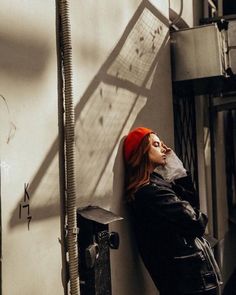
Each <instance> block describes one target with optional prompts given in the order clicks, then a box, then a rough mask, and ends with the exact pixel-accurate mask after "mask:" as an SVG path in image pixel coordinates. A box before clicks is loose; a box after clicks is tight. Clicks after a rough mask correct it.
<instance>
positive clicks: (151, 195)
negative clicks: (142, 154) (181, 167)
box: [130, 173, 217, 295]
mask: <svg viewBox="0 0 236 295" xmlns="http://www.w3.org/2000/svg"><path fill="white" fill-rule="evenodd" d="M195 200H196V198H195V192H194V189H193V186H192V181H191V177H190V176H187V177H184V178H181V179H178V180H176V181H175V182H174V183H168V182H166V181H165V180H164V179H163V178H162V177H161V176H160V175H159V174H157V173H152V175H151V179H150V183H149V184H148V185H145V186H143V187H141V188H139V189H138V191H137V192H136V193H135V199H134V201H132V202H131V205H130V206H131V213H132V215H133V219H134V220H133V221H134V227H135V232H136V237H137V242H138V246H139V250H140V254H141V256H142V259H143V261H144V264H145V266H146V268H147V269H148V271H149V273H150V275H151V277H152V279H153V281H154V283H155V284H156V286H157V288H158V289H159V290H160V291H161V294H170V295H175V294H191V293H195V292H204V291H206V290H208V289H209V290H210V289H213V288H216V287H217V279H216V275H215V273H214V270H213V269H212V266H211V265H210V264H209V263H208V262H207V258H206V257H205V255H204V253H203V251H201V250H199V248H198V247H196V243H195V240H196V237H198V238H200V239H201V237H202V236H203V234H204V232H205V228H206V224H207V217H206V215H205V214H203V213H201V212H200V211H199V210H197V209H195V208H194V205H195Z"/></svg>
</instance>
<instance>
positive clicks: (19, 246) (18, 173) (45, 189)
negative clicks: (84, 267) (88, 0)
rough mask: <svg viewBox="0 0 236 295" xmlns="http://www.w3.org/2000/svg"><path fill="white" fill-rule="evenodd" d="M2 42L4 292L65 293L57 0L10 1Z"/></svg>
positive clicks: (0, 22) (4, 5)
mask: <svg viewBox="0 0 236 295" xmlns="http://www.w3.org/2000/svg"><path fill="white" fill-rule="evenodd" d="M0 44H1V45H0V56H1V59H0V65H1V67H0V81H1V82H0V94H1V95H3V96H4V98H5V100H6V103H7V106H8V108H9V113H8V111H7V106H6V104H5V103H4V100H3V99H2V98H0V143H1V145H0V160H1V202H2V245H3V254H2V256H3V257H2V271H3V273H2V275H3V276H2V289H3V294H4V295H15V294H17V295H21V294H25V295H27V294H28V295H29V294H45V295H46V294H64V292H63V288H62V282H61V264H62V263H61V246H60V243H59V241H58V238H60V206H59V179H58V156H57V142H55V140H56V139H57V136H58V126H57V125H58V123H57V120H58V119H57V117H58V115H57V70H56V67H57V65H56V40H55V3H54V1H39V0H36V1H30V0H24V1H20V2H19V1H8V0H2V1H1V11H0ZM9 133H10V138H9ZM52 147H53V148H52ZM25 183H29V188H28V193H29V199H28V198H27V197H26V198H25V196H24V184H25ZM24 198H25V200H24ZM23 206H26V207H23ZM20 207H21V216H20ZM28 210H29V211H28ZM30 216H31V217H32V219H31V221H30V223H29V230H28V221H29V220H30V219H29V218H30Z"/></svg>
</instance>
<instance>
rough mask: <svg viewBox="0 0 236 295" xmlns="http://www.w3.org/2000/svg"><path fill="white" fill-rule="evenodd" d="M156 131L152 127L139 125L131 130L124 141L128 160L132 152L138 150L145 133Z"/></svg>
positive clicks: (125, 154)
mask: <svg viewBox="0 0 236 295" xmlns="http://www.w3.org/2000/svg"><path fill="white" fill-rule="evenodd" d="M150 133H154V132H153V131H152V130H151V129H149V128H145V127H138V128H135V129H134V130H133V131H131V132H130V133H129V134H128V135H127V136H126V138H125V141H124V156H125V160H126V161H128V160H129V159H130V157H131V156H132V154H133V153H134V152H135V151H136V150H137V148H138V147H139V145H140V144H141V142H142V140H143V138H144V136H145V135H147V134H150Z"/></svg>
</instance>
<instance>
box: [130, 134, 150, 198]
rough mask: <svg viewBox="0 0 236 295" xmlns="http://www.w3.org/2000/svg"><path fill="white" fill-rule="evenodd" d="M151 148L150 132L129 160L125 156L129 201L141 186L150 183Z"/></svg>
mask: <svg viewBox="0 0 236 295" xmlns="http://www.w3.org/2000/svg"><path fill="white" fill-rule="evenodd" d="M149 149H150V133H149V134H146V135H145V136H144V137H143V139H142V141H141V143H140V144H139V146H138V147H137V149H136V151H135V153H133V154H132V155H131V156H130V158H129V159H128V160H127V159H126V158H125V168H126V169H125V192H126V195H127V197H128V200H129V201H130V200H132V199H134V194H135V192H136V191H137V189H138V188H139V187H141V186H143V185H145V184H147V183H149V179H150V171H151V162H150V160H149V156H148V151H149Z"/></svg>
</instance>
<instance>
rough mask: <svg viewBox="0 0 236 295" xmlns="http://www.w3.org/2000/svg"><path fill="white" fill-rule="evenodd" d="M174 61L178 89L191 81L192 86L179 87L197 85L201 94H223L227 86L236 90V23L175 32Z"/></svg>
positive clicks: (174, 76) (217, 24) (173, 40)
mask: <svg viewBox="0 0 236 295" xmlns="http://www.w3.org/2000/svg"><path fill="white" fill-rule="evenodd" d="M171 58H172V80H173V82H174V84H175V86H176V85H177V86H178V84H177V83H178V82H184V81H187V82H189V83H188V84H186V83H185V84H179V85H181V87H186V85H187V86H188V85H192V86H195V87H194V88H195V90H196V91H197V92H200V93H199V94H204V93H211V92H212V91H213V92H214V90H219V91H222V90H224V88H227V87H228V88H233V90H234V88H235V84H236V83H235V74H236V21H235V20H233V21H225V20H221V21H220V22H218V23H212V24H209V25H203V26H199V27H194V28H189V29H184V30H179V31H175V32H171ZM232 77H233V79H232ZM227 80H228V81H227ZM190 82H192V83H190ZM231 90H232V89H231Z"/></svg>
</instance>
